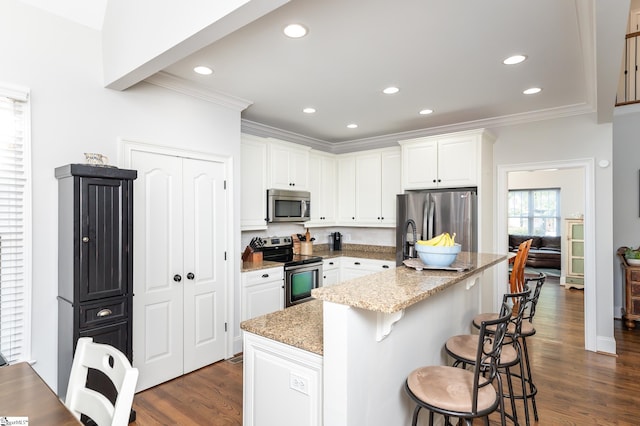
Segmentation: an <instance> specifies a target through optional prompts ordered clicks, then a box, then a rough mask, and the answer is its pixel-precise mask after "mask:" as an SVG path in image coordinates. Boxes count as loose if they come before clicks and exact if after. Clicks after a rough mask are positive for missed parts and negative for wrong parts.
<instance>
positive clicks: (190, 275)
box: [187, 272, 196, 280]
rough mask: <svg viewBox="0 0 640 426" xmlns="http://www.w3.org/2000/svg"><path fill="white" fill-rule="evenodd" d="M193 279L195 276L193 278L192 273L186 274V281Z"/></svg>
mask: <svg viewBox="0 0 640 426" xmlns="http://www.w3.org/2000/svg"><path fill="white" fill-rule="evenodd" d="M195 277H196V276H195V275H193V272H189V273H188V274H187V279H188V280H192V279H194V278H195Z"/></svg>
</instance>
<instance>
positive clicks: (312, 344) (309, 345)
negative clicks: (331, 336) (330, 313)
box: [240, 300, 323, 355]
mask: <svg viewBox="0 0 640 426" xmlns="http://www.w3.org/2000/svg"><path fill="white" fill-rule="evenodd" d="M240 328H241V329H243V330H245V331H248V332H249V333H254V334H257V335H259V336H262V337H266V338H267V339H272V340H275V341H277V342H281V343H284V344H287V345H290V346H293V347H296V348H299V349H303V350H305V351H309V352H312V353H315V354H318V355H322V349H323V341H322V302H321V301H320V300H311V301H309V302H305V303H301V304H299V305H294V306H292V307H290V308H287V309H284V310H282V311H277V312H273V313H271V314H267V315H263V316H261V317H257V318H252V319H250V320H247V321H243V322H242V323H241V324H240Z"/></svg>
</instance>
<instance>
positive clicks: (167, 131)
mask: <svg viewBox="0 0 640 426" xmlns="http://www.w3.org/2000/svg"><path fill="white" fill-rule="evenodd" d="M100 45H101V40H100V33H99V32H98V31H95V30H92V29H89V28H88V27H85V26H82V25H79V24H75V23H72V22H70V21H66V20H63V19H61V18H58V17H56V16H54V15H51V14H49V13H47V12H43V11H41V10H39V9H36V8H33V7H31V6H28V5H25V4H23V3H20V2H17V1H15V0H4V1H2V2H1V3H0V52H2V55H0V82H2V83H10V84H14V85H21V86H26V87H29V88H30V89H31V95H32V115H31V121H32V165H33V297H32V310H33V312H34V315H33V319H32V324H33V329H32V331H33V334H32V342H31V344H32V358H33V359H35V360H36V361H37V363H36V364H35V366H34V367H35V368H36V370H37V371H38V373H39V374H40V375H41V376H42V378H43V379H44V380H45V381H46V382H47V384H48V385H49V386H51V387H52V388H54V389H55V388H56V381H57V322H58V321H57V301H56V295H57V286H58V284H57V256H56V251H57V181H56V179H55V178H54V168H55V167H58V166H61V165H64V164H67V163H72V162H76V163H78V162H83V161H84V157H83V153H84V152H100V153H103V154H105V155H107V156H108V157H109V158H110V159H111V161H112V164H113V163H115V162H116V160H117V158H118V155H117V154H118V153H117V149H118V147H117V140H118V138H119V137H122V138H127V139H131V140H137V141H142V142H147V143H153V144H158V145H168V146H176V147H184V148H185V149H188V150H193V151H201V152H205V153H211V154H217V155H221V156H229V157H232V158H233V159H234V160H232V161H233V163H234V164H237V166H238V167H235V168H234V170H233V172H234V175H233V180H235V181H236V182H239V181H240V175H239V161H238V160H237V159H238V157H239V154H240V113H239V112H237V111H231V110H228V109H225V108H223V107H220V106H217V105H215V104H212V103H207V102H205V101H201V100H197V99H194V98H189V97H186V96H182V95H179V94H176V93H174V92H170V91H167V90H165V89H161V88H158V87H156V86H152V85H150V84H147V83H141V84H139V85H137V86H135V87H133V88H131V89H130V90H127V91H125V92H116V91H112V90H109V89H104V88H102V71H101V68H102V62H101V48H100ZM238 195H239V193H238V192H237V191H236V192H235V193H234V199H233V203H234V209H235V211H240V209H239V205H240V198H239V196H238ZM233 227H234V228H233V229H234V231H233V235H234V238H233V241H236V242H237V241H239V238H240V231H239V223H237V222H235V223H233ZM231 249H232V250H233V251H232V252H237V251H239V250H240V249H239V248H238V247H237V244H236V246H231ZM235 269H236V270H238V269H239V268H238V267H236V268H235ZM239 281H240V280H239V272H235V275H234V277H233V282H234V283H239ZM237 291H238V289H236V292H237ZM236 300H239V298H236Z"/></svg>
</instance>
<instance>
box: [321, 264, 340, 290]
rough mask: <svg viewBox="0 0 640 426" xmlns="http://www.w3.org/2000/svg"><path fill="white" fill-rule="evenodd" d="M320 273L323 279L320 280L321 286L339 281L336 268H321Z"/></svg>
mask: <svg viewBox="0 0 640 426" xmlns="http://www.w3.org/2000/svg"><path fill="white" fill-rule="evenodd" d="M322 274H323V276H324V279H323V281H322V286H323V287H328V286H331V285H335V284H338V283H339V282H340V270H339V269H338V268H336V269H329V270H324V269H323V270H322Z"/></svg>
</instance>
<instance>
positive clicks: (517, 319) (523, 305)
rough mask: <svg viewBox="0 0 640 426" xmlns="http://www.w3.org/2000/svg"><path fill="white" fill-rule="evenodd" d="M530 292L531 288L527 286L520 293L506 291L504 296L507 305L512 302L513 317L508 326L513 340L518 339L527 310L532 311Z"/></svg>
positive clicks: (508, 332) (503, 300) (503, 301)
mask: <svg viewBox="0 0 640 426" xmlns="http://www.w3.org/2000/svg"><path fill="white" fill-rule="evenodd" d="M530 294H531V289H529V288H526V287H525V289H524V291H521V292H519V293H505V294H504V295H503V296H502V303H506V304H507V305H509V303H511V318H510V319H509V322H510V324H509V327H508V328H507V334H508V335H509V337H510V338H512V339H513V340H518V336H520V330H521V329H522V320H523V318H524V317H525V312H528V311H529V312H530V306H531V303H530V302H531V298H530V297H529V296H530Z"/></svg>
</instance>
